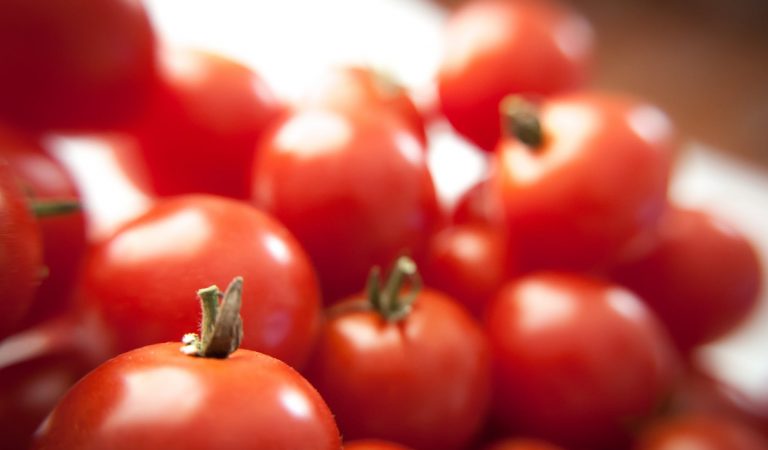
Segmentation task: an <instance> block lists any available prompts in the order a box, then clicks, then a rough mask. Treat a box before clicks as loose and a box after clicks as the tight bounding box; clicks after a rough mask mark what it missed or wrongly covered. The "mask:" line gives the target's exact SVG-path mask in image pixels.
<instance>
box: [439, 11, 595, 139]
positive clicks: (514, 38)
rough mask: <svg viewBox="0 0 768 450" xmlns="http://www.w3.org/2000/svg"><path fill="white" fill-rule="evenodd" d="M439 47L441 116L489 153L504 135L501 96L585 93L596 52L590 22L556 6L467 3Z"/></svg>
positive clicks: (453, 17)
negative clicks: (500, 116) (580, 89)
mask: <svg viewBox="0 0 768 450" xmlns="http://www.w3.org/2000/svg"><path fill="white" fill-rule="evenodd" d="M444 41H445V44H444V46H445V50H444V55H443V60H442V63H441V66H440V68H439V71H438V74H437V83H438V93H439V97H440V106H441V110H442V112H443V114H444V115H445V117H446V118H447V119H448V121H449V122H450V123H451V124H452V125H453V127H454V128H455V129H456V130H457V131H458V132H459V133H460V134H462V135H464V136H465V137H467V138H468V139H469V140H470V141H471V142H474V143H475V144H477V145H478V146H479V147H480V148H481V149H483V150H486V151H493V150H494V148H495V146H496V143H497V142H498V140H499V138H500V136H501V132H500V128H499V103H500V102H501V100H502V99H503V98H504V97H505V96H507V95H509V94H523V95H529V96H534V97H539V96H549V95H553V94H556V93H559V92H562V91H567V90H572V89H575V88H579V87H582V86H583V85H585V83H586V80H587V77H588V75H589V66H590V65H591V64H590V63H591V59H592V54H593V53H594V49H593V32H592V29H591V26H590V24H589V23H588V22H587V21H586V20H585V18H584V17H582V16H581V15H580V14H578V13H577V12H576V11H574V10H571V9H569V8H568V7H566V5H565V4H562V3H560V2H558V1H556V0H555V1H549V0H548V1H525V0H520V1H507V0H473V1H468V2H465V3H464V4H463V5H462V6H460V7H459V8H458V9H456V10H455V11H454V13H453V15H452V17H451V18H450V19H449V21H448V24H447V25H446V31H445V39H444Z"/></svg>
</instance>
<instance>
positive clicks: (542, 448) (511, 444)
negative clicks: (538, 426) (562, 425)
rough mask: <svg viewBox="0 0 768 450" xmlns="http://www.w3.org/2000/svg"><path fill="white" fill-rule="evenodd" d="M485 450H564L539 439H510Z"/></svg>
mask: <svg viewBox="0 0 768 450" xmlns="http://www.w3.org/2000/svg"><path fill="white" fill-rule="evenodd" d="M483 450H563V448H562V447H560V446H558V445H554V444H550V443H549V442H545V441H541V440H538V439H524V438H514V439H513V438H509V439H503V440H500V441H497V442H494V443H493V444H491V445H489V446H487V447H483Z"/></svg>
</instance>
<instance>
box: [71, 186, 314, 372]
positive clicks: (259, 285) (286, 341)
mask: <svg viewBox="0 0 768 450" xmlns="http://www.w3.org/2000/svg"><path fill="white" fill-rule="evenodd" d="M83 272H84V273H83V278H82V297H83V298H84V303H85V305H84V306H85V307H86V308H87V309H88V310H92V311H94V312H95V313H96V314H97V315H98V316H99V317H100V318H101V320H102V321H103V322H104V323H105V325H106V326H107V328H108V329H109V330H111V331H112V332H113V334H114V336H113V339H114V343H115V348H116V351H117V352H123V351H127V350H130V349H133V348H137V347H140V346H142V345H147V344H150V343H158V342H166V341H174V340H178V339H179V338H180V337H181V336H182V335H183V334H184V333H185V332H186V331H188V327H189V324H190V323H195V322H196V321H197V319H198V315H199V313H198V308H196V305H195V302H196V299H195V296H194V293H195V292H196V291H197V289H198V288H199V287H200V286H208V285H212V284H218V285H222V284H225V283H227V282H228V281H229V280H230V279H232V278H233V277H234V276H237V275H241V276H242V277H243V278H244V279H245V292H244V300H243V310H242V315H243V321H244V327H245V338H244V341H243V345H242V346H243V347H244V348H248V349H254V350H258V351H261V352H263V353H267V354H269V355H271V356H275V357H277V358H279V359H282V360H283V361H285V362H287V363H289V364H291V365H294V366H295V367H300V366H301V365H302V363H303V362H304V360H305V359H306V357H307V355H308V353H309V348H310V346H311V345H312V343H313V341H314V338H315V336H316V332H317V330H318V324H319V323H318V322H319V318H320V307H321V300H320V291H319V287H318V283H317V279H316V275H315V272H314V270H313V268H312V265H311V263H310V261H309V259H308V258H307V256H306V254H305V253H304V251H303V249H302V248H301V247H300V246H299V244H298V243H297V242H296V240H295V239H294V238H293V236H292V235H291V234H290V233H289V232H288V231H287V230H286V229H285V228H284V227H283V226H282V225H280V224H279V223H278V222H277V221H275V220H274V219H273V218H271V217H269V216H268V215H266V214H264V213H262V212H260V211H258V210H256V209H255V208H253V207H252V206H250V205H248V204H246V203H244V202H239V201H236V200H231V199H226V198H223V197H215V196H206V195H188V196H179V197H175V198H169V199H165V200H162V201H159V202H158V203H156V204H155V205H153V206H152V207H151V208H150V210H149V211H148V212H147V213H145V214H143V215H141V216H140V217H138V218H137V219H135V220H133V221H131V222H129V223H127V224H125V225H124V226H123V227H121V228H120V229H118V231H117V232H116V233H115V234H113V235H112V237H110V238H109V239H107V240H105V241H104V242H102V243H100V244H98V245H97V246H95V247H94V248H93V249H92V251H91V252H90V254H89V256H88V258H87V261H86V264H85V267H84V270H83Z"/></svg>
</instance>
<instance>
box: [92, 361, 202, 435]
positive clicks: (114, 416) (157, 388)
mask: <svg viewBox="0 0 768 450" xmlns="http://www.w3.org/2000/svg"><path fill="white" fill-rule="evenodd" d="M123 387H124V389H125V391H124V394H123V398H122V400H121V402H120V403H119V404H118V405H117V407H116V408H115V409H114V410H113V411H112V413H111V414H110V415H109V416H108V417H107V419H106V420H105V422H104V429H105V430H116V429H119V428H121V427H131V426H133V425H136V424H153V423H159V422H164V423H167V422H184V421H186V420H189V418H188V417H189V416H190V415H191V414H194V413H196V412H197V411H198V409H199V408H200V405H201V404H202V403H203V400H204V399H203V395H202V394H201V393H202V392H203V391H204V387H203V386H202V385H201V384H200V381H199V380H198V379H197V378H196V377H195V376H194V375H192V374H191V373H189V372H188V371H185V370H181V369H177V368H175V367H158V368H154V369H146V370H142V371H137V372H135V373H129V374H127V375H126V376H125V383H124V386H123Z"/></svg>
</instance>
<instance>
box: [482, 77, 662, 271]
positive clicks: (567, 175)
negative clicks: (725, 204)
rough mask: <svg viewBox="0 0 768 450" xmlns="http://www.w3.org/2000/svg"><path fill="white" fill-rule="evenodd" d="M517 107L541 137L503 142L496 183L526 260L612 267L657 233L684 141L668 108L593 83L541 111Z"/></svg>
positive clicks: (537, 265)
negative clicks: (678, 146)
mask: <svg viewBox="0 0 768 450" xmlns="http://www.w3.org/2000/svg"><path fill="white" fill-rule="evenodd" d="M507 105H509V106H510V111H509V113H510V114H511V115H512V116H514V114H519V113H521V112H522V113H523V114H526V117H525V118H526V119H527V120H530V121H533V122H535V123H538V124H539V126H540V131H539V132H538V133H536V134H537V135H538V137H539V138H540V142H538V143H534V142H529V143H525V142H523V141H522V140H520V139H516V138H512V137H510V138H507V139H505V140H503V141H502V142H501V143H500V145H499V148H498V151H497V154H496V155H495V160H494V167H493V173H492V175H491V179H490V181H489V182H490V183H491V185H492V187H491V188H490V189H491V190H493V191H494V193H493V194H492V195H495V196H497V198H500V202H501V204H502V210H503V213H502V214H503V220H504V221H505V223H506V227H507V228H508V229H509V230H510V232H509V234H510V236H511V238H512V239H511V240H512V242H513V244H514V245H515V247H516V248H518V249H519V251H520V254H521V255H522V256H521V258H522V259H523V260H522V261H521V265H522V266H524V267H525V268H527V269H529V270H531V269H541V268H547V269H550V268H554V269H569V270H586V269H593V268H596V267H602V266H605V265H607V264H608V263H609V262H610V261H612V260H613V259H615V258H617V257H618V255H620V254H622V253H623V252H626V251H628V250H627V249H628V248H629V247H632V246H637V245H638V244H637V242H638V241H642V240H643V239H646V238H647V235H649V234H650V233H651V230H652V229H653V228H654V227H655V226H656V224H657V222H658V220H659V217H660V216H661V214H662V212H663V210H664V208H665V206H666V203H667V195H666V194H667V184H668V180H669V175H670V164H671V156H672V153H673V151H674V145H675V136H674V129H673V125H672V124H671V122H670V120H669V119H668V118H667V116H666V115H665V114H664V113H663V112H661V111H660V110H658V109H657V108H655V107H653V106H652V105H649V104H647V103H645V102H643V101H640V100H638V99H634V98H631V97H629V96H625V95H621V94H609V93H604V92H593V91H584V92H580V93H574V94H570V95H566V96H561V97H557V98H553V99H551V100H550V101H548V102H545V103H544V104H542V105H541V107H540V109H538V110H537V111H533V112H531V111H525V109H526V107H525V106H524V105H523V104H521V103H518V104H517V105H515V104H514V103H512V102H510V103H508V104H507ZM516 107H521V108H518V109H515V108H516ZM529 107H530V106H529ZM516 123H518V122H514V121H513V122H512V123H510V124H509V125H510V126H512V127H515V126H516V125H515V124H516Z"/></svg>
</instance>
